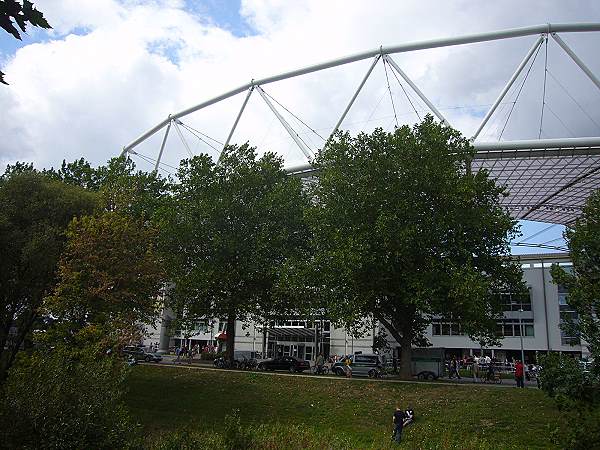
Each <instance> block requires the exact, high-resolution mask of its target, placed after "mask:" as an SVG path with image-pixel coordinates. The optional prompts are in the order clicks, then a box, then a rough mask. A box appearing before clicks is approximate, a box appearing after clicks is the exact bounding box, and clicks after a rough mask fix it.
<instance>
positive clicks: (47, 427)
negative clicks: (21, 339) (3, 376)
mask: <svg viewBox="0 0 600 450" xmlns="http://www.w3.org/2000/svg"><path fill="white" fill-rule="evenodd" d="M126 373H127V368H126V366H125V364H124V363H123V362H122V361H121V360H119V359H116V358H110V357H101V358H97V357H96V356H95V353H93V352H89V353H87V354H86V353H85V352H78V353H77V354H74V353H72V352H68V351H66V350H64V349H60V348H58V349H55V350H52V351H48V352H35V353H33V354H31V355H28V356H23V357H22V358H21V359H20V360H19V362H18V363H17V365H15V366H14V367H13V368H12V369H11V371H10V372H9V376H8V379H7V381H6V383H5V386H4V389H3V392H2V397H3V398H2V399H1V400H2V405H1V406H0V442H1V443H2V444H0V446H2V447H5V448H47V449H70V448H78V449H79V448H89V449H91V448H94V449H114V448H131V447H134V446H136V445H137V444H139V441H138V436H139V434H138V430H137V427H136V426H134V425H133V424H132V423H131V421H130V418H129V415H128V413H127V411H126V409H125V405H124V403H123V401H122V394H123V391H122V383H123V381H124V377H125V375H126Z"/></svg>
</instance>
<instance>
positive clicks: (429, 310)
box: [309, 116, 523, 376]
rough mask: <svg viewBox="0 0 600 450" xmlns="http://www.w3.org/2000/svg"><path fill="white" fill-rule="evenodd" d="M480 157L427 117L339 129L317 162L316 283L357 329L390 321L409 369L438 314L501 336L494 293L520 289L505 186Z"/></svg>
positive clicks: (473, 330) (473, 331)
mask: <svg viewBox="0 0 600 450" xmlns="http://www.w3.org/2000/svg"><path fill="white" fill-rule="evenodd" d="M473 155H474V150H473V147H472V146H471V145H470V143H469V142H468V141H467V140H466V139H465V138H463V137H462V136H461V135H460V133H459V132H458V131H456V130H453V129H451V128H449V127H445V126H442V125H440V124H438V123H436V122H435V121H434V120H433V118H432V117H431V116H428V117H427V118H425V119H424V121H423V122H422V123H420V124H417V125H415V126H414V128H412V129H411V128H409V127H408V126H403V127H401V128H398V129H396V130H395V131H394V132H393V133H386V132H384V131H383V130H381V129H377V130H375V131H374V132H373V133H372V134H360V135H358V136H357V137H354V138H353V137H351V136H350V135H349V134H348V133H339V134H338V135H337V136H336V137H335V138H334V139H333V140H332V141H331V142H329V144H328V145H327V146H326V147H325V148H324V149H323V150H322V151H321V152H320V154H319V155H318V157H317V158H316V161H315V165H316V167H317V169H318V170H319V180H318V182H317V183H315V184H314V185H313V191H312V194H313V198H314V203H313V207H312V211H311V213H310V215H309V217H310V219H311V225H312V227H313V231H314V236H315V240H314V242H313V244H314V251H315V256H314V258H313V260H312V266H313V271H312V276H311V278H312V279H313V280H315V289H318V288H319V287H320V292H321V295H322V297H323V298H325V299H327V298H328V299H329V302H328V303H329V311H330V314H331V315H332V316H333V318H336V319H338V320H341V321H342V322H345V323H346V324H347V325H348V326H351V325H352V324H353V323H354V322H356V321H357V320H361V318H363V317H365V316H367V317H372V318H373V319H375V320H377V321H379V322H380V323H381V324H383V325H384V326H385V328H386V329H387V330H388V331H389V333H390V334H391V335H392V336H393V338H394V339H395V340H396V341H397V342H398V343H399V344H400V346H401V349H402V353H401V373H402V374H403V375H405V376H408V375H410V371H411V364H410V362H411V347H412V346H413V345H423V344H426V340H425V334H424V333H425V329H426V327H427V325H428V324H429V323H430V322H431V320H432V318H433V317H435V316H441V317H444V318H446V319H449V320H452V321H456V322H459V323H460V324H461V325H462V329H463V330H464V331H465V332H466V333H467V334H469V335H470V336H472V337H474V338H476V339H478V340H480V341H488V342H493V341H495V340H496V336H495V328H496V320H497V318H498V317H500V316H501V314H502V306H501V304H500V300H499V298H498V296H497V295H495V294H494V293H497V292H498V291H503V290H508V289H509V290H514V289H522V288H523V285H522V282H521V276H522V274H521V269H520V266H519V265H518V264H517V263H515V262H513V261H512V260H511V258H510V254H509V242H510V239H511V238H512V237H513V236H514V235H515V233H516V232H517V228H516V222H515V221H514V220H513V219H511V217H510V216H509V215H508V214H507V213H506V211H505V210H504V209H503V208H502V207H501V206H500V199H501V197H502V196H503V195H504V194H505V192H504V190H503V188H501V187H499V186H497V185H496V184H495V183H494V181H493V180H492V179H490V178H489V177H488V174H487V173H486V171H483V170H482V171H479V172H477V173H472V172H471V170H470V162H471V160H472V158H473Z"/></svg>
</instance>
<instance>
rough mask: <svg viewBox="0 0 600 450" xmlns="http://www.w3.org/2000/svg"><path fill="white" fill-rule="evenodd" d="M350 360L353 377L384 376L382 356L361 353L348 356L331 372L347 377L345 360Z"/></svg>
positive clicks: (333, 367)
mask: <svg viewBox="0 0 600 450" xmlns="http://www.w3.org/2000/svg"><path fill="white" fill-rule="evenodd" d="M346 358H350V361H351V362H350V368H351V369H352V376H363V377H371V378H379V377H380V376H381V375H382V374H383V361H382V360H381V356H379V355H372V354H365V353H359V354H358V355H348V356H346V357H344V358H342V359H341V360H340V361H338V362H336V363H335V364H334V365H333V366H331V371H332V372H333V373H335V374H336V375H340V376H341V375H345V373H346V372H345V367H344V366H345V365H346V364H345V362H344V361H345V360H346Z"/></svg>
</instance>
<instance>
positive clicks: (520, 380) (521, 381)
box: [515, 359, 525, 388]
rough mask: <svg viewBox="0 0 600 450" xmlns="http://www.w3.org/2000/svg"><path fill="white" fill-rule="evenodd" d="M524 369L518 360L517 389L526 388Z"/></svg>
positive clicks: (516, 369) (516, 365) (516, 370)
mask: <svg viewBox="0 0 600 450" xmlns="http://www.w3.org/2000/svg"><path fill="white" fill-rule="evenodd" d="M523 370H524V367H523V363H522V362H521V361H519V360H518V359H517V363H516V364H515V380H516V381H517V387H518V388H519V387H520V388H524V387H525V380H524V375H525V374H524V373H523Z"/></svg>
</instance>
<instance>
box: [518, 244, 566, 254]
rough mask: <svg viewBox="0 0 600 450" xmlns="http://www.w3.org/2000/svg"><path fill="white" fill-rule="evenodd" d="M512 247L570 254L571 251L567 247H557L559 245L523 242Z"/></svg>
mask: <svg viewBox="0 0 600 450" xmlns="http://www.w3.org/2000/svg"><path fill="white" fill-rule="evenodd" d="M511 245H512V246H515V247H531V248H544V249H547V250H560V251H563V252H568V251H569V249H568V248H566V247H560V246H557V245H545V244H531V243H529V242H521V243H518V244H511Z"/></svg>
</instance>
